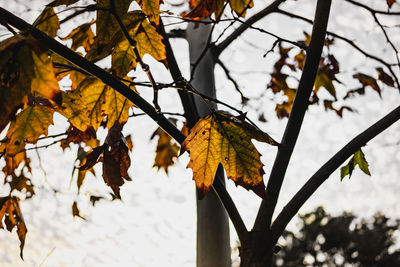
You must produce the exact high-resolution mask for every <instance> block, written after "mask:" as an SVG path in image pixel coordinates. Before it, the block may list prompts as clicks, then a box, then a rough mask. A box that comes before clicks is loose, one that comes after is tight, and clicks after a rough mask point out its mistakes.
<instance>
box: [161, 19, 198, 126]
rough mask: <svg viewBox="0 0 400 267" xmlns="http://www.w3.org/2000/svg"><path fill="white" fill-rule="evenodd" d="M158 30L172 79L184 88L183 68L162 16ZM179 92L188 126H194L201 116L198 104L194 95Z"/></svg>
mask: <svg viewBox="0 0 400 267" xmlns="http://www.w3.org/2000/svg"><path fill="white" fill-rule="evenodd" d="M158 30H159V32H160V34H161V36H162V37H163V43H164V45H165V50H166V53H167V62H168V67H169V71H170V73H171V76H172V79H173V80H174V81H175V83H176V85H177V86H179V87H182V88H183V87H184V84H182V82H184V81H183V77H182V73H181V70H180V69H179V66H178V62H177V61H176V58H175V55H174V51H173V50H172V47H171V43H170V42H169V37H168V35H167V33H166V32H165V28H164V24H163V22H162V19H161V18H160V27H159V29H158ZM178 94H179V97H180V99H181V102H182V106H183V111H184V112H185V118H186V120H187V122H188V124H189V125H188V126H189V128H192V127H193V126H194V125H195V124H196V122H197V121H198V120H199V118H200V116H199V114H198V112H197V109H196V104H195V103H194V99H193V95H192V94H189V93H188V92H185V91H182V90H178Z"/></svg>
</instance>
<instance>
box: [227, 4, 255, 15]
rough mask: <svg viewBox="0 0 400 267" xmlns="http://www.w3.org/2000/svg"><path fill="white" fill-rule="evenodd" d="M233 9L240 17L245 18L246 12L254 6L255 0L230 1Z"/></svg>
mask: <svg viewBox="0 0 400 267" xmlns="http://www.w3.org/2000/svg"><path fill="white" fill-rule="evenodd" d="M229 4H230V5H231V8H232V10H233V11H235V12H236V14H238V15H239V16H242V17H244V16H245V15H246V10H247V9H249V8H252V7H253V6H254V2H253V0H231V1H229Z"/></svg>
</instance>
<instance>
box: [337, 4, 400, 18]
mask: <svg viewBox="0 0 400 267" xmlns="http://www.w3.org/2000/svg"><path fill="white" fill-rule="evenodd" d="M344 1H346V2H349V3H351V4H353V5H356V6H359V7H362V8H364V9H366V10H368V11H369V12H371V13H373V14H382V15H388V16H390V15H393V16H399V15H400V12H390V11H381V10H375V9H373V8H371V7H369V6H367V5H364V4H362V3H360V2H358V1H353V0H344Z"/></svg>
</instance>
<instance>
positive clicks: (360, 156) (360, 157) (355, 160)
mask: <svg viewBox="0 0 400 267" xmlns="http://www.w3.org/2000/svg"><path fill="white" fill-rule="evenodd" d="M356 165H358V167H359V168H360V170H362V171H363V172H364V173H365V174H367V175H371V173H370V171H369V168H368V162H367V160H366V159H365V155H364V153H363V152H362V150H361V149H359V150H358V151H357V152H356V153H354V155H353V157H351V159H350V160H349V162H348V163H347V164H346V165H345V166H343V167H342V168H340V179H341V180H343V178H344V177H346V175H349V179H350V178H351V175H352V174H353V170H354V168H355V166H356Z"/></svg>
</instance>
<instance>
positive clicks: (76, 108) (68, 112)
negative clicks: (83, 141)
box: [56, 91, 90, 131]
mask: <svg viewBox="0 0 400 267" xmlns="http://www.w3.org/2000/svg"><path fill="white" fill-rule="evenodd" d="M56 111H57V112H59V113H60V114H61V115H63V116H64V117H65V118H67V119H68V121H69V122H70V123H71V124H72V125H73V126H74V127H76V128H77V129H79V130H81V131H86V129H87V128H88V127H89V125H90V120H89V118H88V116H87V107H86V106H85V102H84V101H82V98H81V97H80V96H79V94H76V93H73V92H72V91H68V92H62V103H61V105H60V106H58V107H57V108H56Z"/></svg>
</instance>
